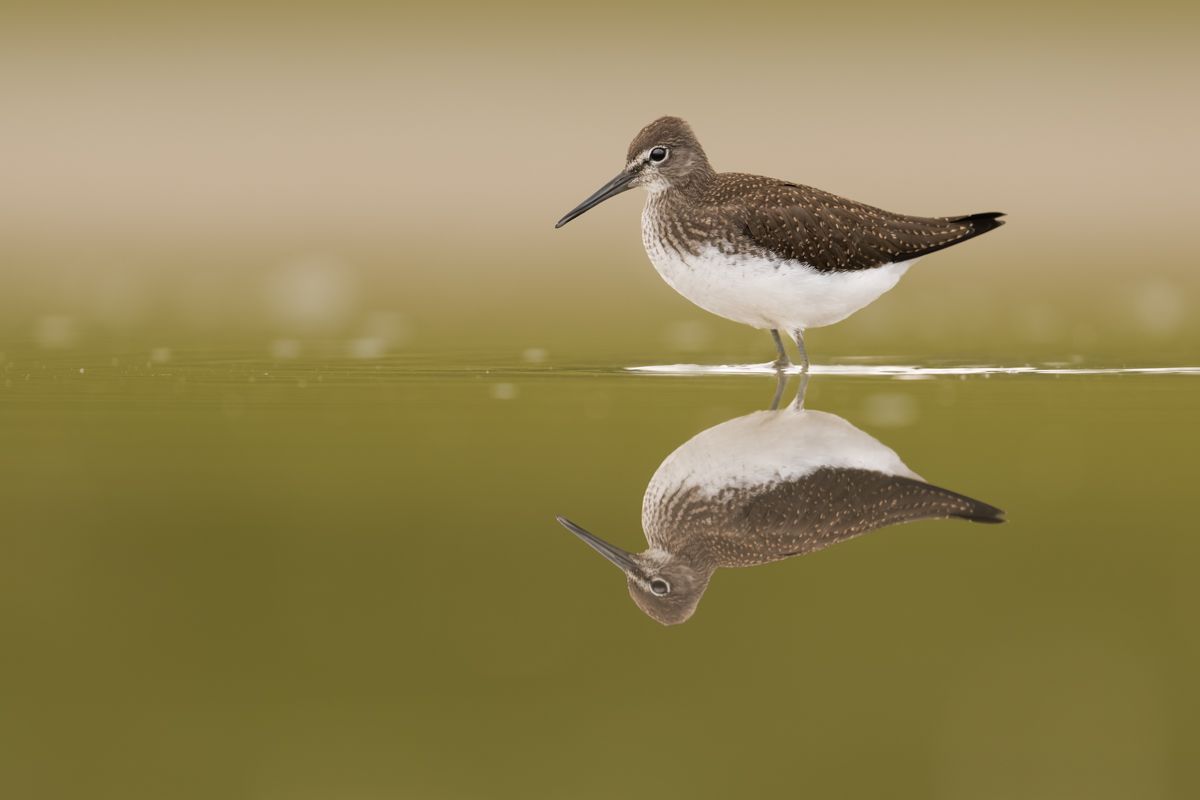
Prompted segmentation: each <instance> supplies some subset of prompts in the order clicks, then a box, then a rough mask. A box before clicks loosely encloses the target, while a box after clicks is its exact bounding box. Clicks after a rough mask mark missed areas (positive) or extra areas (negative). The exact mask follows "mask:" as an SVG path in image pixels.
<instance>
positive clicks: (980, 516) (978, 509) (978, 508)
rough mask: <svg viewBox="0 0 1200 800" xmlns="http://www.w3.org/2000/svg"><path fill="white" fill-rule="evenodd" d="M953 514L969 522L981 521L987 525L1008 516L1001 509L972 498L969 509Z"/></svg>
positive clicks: (1002, 520)
mask: <svg viewBox="0 0 1200 800" xmlns="http://www.w3.org/2000/svg"><path fill="white" fill-rule="evenodd" d="M954 516H956V517H958V518H959V519H965V520H968V521H970V522H983V523H985V524H988V525H998V524H999V523H1001V522H1007V521H1008V517H1007V516H1006V515H1005V513H1004V511H1003V510H1002V509H999V508H996V507H995V506H989V505H988V504H987V503H981V502H979V501H978V500H972V501H971V508H970V509H968V510H966V511H963V512H960V513H957V514H954Z"/></svg>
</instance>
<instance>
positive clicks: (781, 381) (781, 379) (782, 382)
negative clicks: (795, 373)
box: [771, 370, 788, 411]
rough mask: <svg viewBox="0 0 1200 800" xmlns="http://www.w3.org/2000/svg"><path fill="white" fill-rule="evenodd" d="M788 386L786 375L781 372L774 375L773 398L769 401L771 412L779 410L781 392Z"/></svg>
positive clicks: (781, 397)
mask: <svg viewBox="0 0 1200 800" xmlns="http://www.w3.org/2000/svg"><path fill="white" fill-rule="evenodd" d="M787 384H788V374H787V373H786V372H784V371H783V370H779V371H778V372H776V373H775V397H774V398H773V399H772V400H771V410H772V411H775V410H777V409H778V408H779V401H780V400H782V399H783V390H784V388H785V387H786V386H787Z"/></svg>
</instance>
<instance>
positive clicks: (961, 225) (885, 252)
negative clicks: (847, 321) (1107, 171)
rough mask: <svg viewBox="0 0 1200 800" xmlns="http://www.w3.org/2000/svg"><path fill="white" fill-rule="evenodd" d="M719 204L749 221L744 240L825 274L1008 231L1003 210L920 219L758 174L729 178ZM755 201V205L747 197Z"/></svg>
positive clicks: (904, 258)
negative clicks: (1003, 227) (994, 231)
mask: <svg viewBox="0 0 1200 800" xmlns="http://www.w3.org/2000/svg"><path fill="white" fill-rule="evenodd" d="M721 178H722V180H721V184H722V185H721V186H720V187H719V188H718V189H717V190H716V191H717V193H718V197H717V199H718V202H721V203H722V205H723V206H724V209H725V211H726V213H728V214H731V215H732V216H733V217H734V218H735V219H737V220H738V221H740V222H741V223H742V225H741V233H742V236H743V237H744V238H743V241H744V242H745V243H746V244H749V245H750V246H751V247H753V248H755V249H758V250H761V251H765V252H767V253H770V254H772V255H774V256H776V257H778V258H783V259H789V260H794V261H800V262H803V263H805V264H808V265H809V266H811V267H814V268H816V269H818V270H821V271H823V272H833V271H845V270H859V269H870V268H871V267H879V266H883V265H884V264H892V263H895V262H899V261H910V260H912V259H914V258H918V257H920V256H923V255H928V254H929V253H933V252H936V251H938V250H942V249H944V248H946V247H950V246H952V245H955V244H958V243H959V242H965V241H966V240H967V239H971V238H973V237H975V236H978V235H980V234H981V233H986V232H987V231H990V230H992V229H994V228H997V227H999V226H1000V225H1003V224H1004V223H1003V222H1002V221H1001V220H1000V219H999V217H1001V216H1003V215H1002V214H1000V213H997V212H989V213H985V214H971V215H967V216H962V217H946V218H938V217H912V216H906V215H904V214H893V213H891V212H890V211H884V210H883V209H879V208H874V207H873V206H868V205H865V204H863V203H856V202H854V201H853V200H847V199H845V198H843V197H838V196H837V195H833V194H830V193H829V192H823V191H821V190H820V189H814V188H812V187H810V186H801V185H799V184H794V183H786V182H784V181H777V180H774V179H771V178H759V177H757V176H754V175H736V174H734V175H723V176H721ZM744 197H753V198H754V199H755V202H753V203H749V202H745V201H743V200H740V199H739V198H744Z"/></svg>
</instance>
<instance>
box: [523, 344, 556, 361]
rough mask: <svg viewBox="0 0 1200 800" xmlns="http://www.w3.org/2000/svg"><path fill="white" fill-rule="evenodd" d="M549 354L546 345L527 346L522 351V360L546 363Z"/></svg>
mask: <svg viewBox="0 0 1200 800" xmlns="http://www.w3.org/2000/svg"><path fill="white" fill-rule="evenodd" d="M548 356H549V353H547V352H546V348H544V347H526V348H525V349H524V350H522V351H521V360H522V361H524V362H525V363H526V364H544V363H545V362H546V358H547V357H548Z"/></svg>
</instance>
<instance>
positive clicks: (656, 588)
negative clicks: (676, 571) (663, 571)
mask: <svg viewBox="0 0 1200 800" xmlns="http://www.w3.org/2000/svg"><path fill="white" fill-rule="evenodd" d="M650 591H652V592H654V594H656V595H657V596H659V597H663V596H665V595H668V594H670V593H671V584H669V583H667V582H666V581H664V580H663V579H662V578H655V579H654V580H652V581H650Z"/></svg>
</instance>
